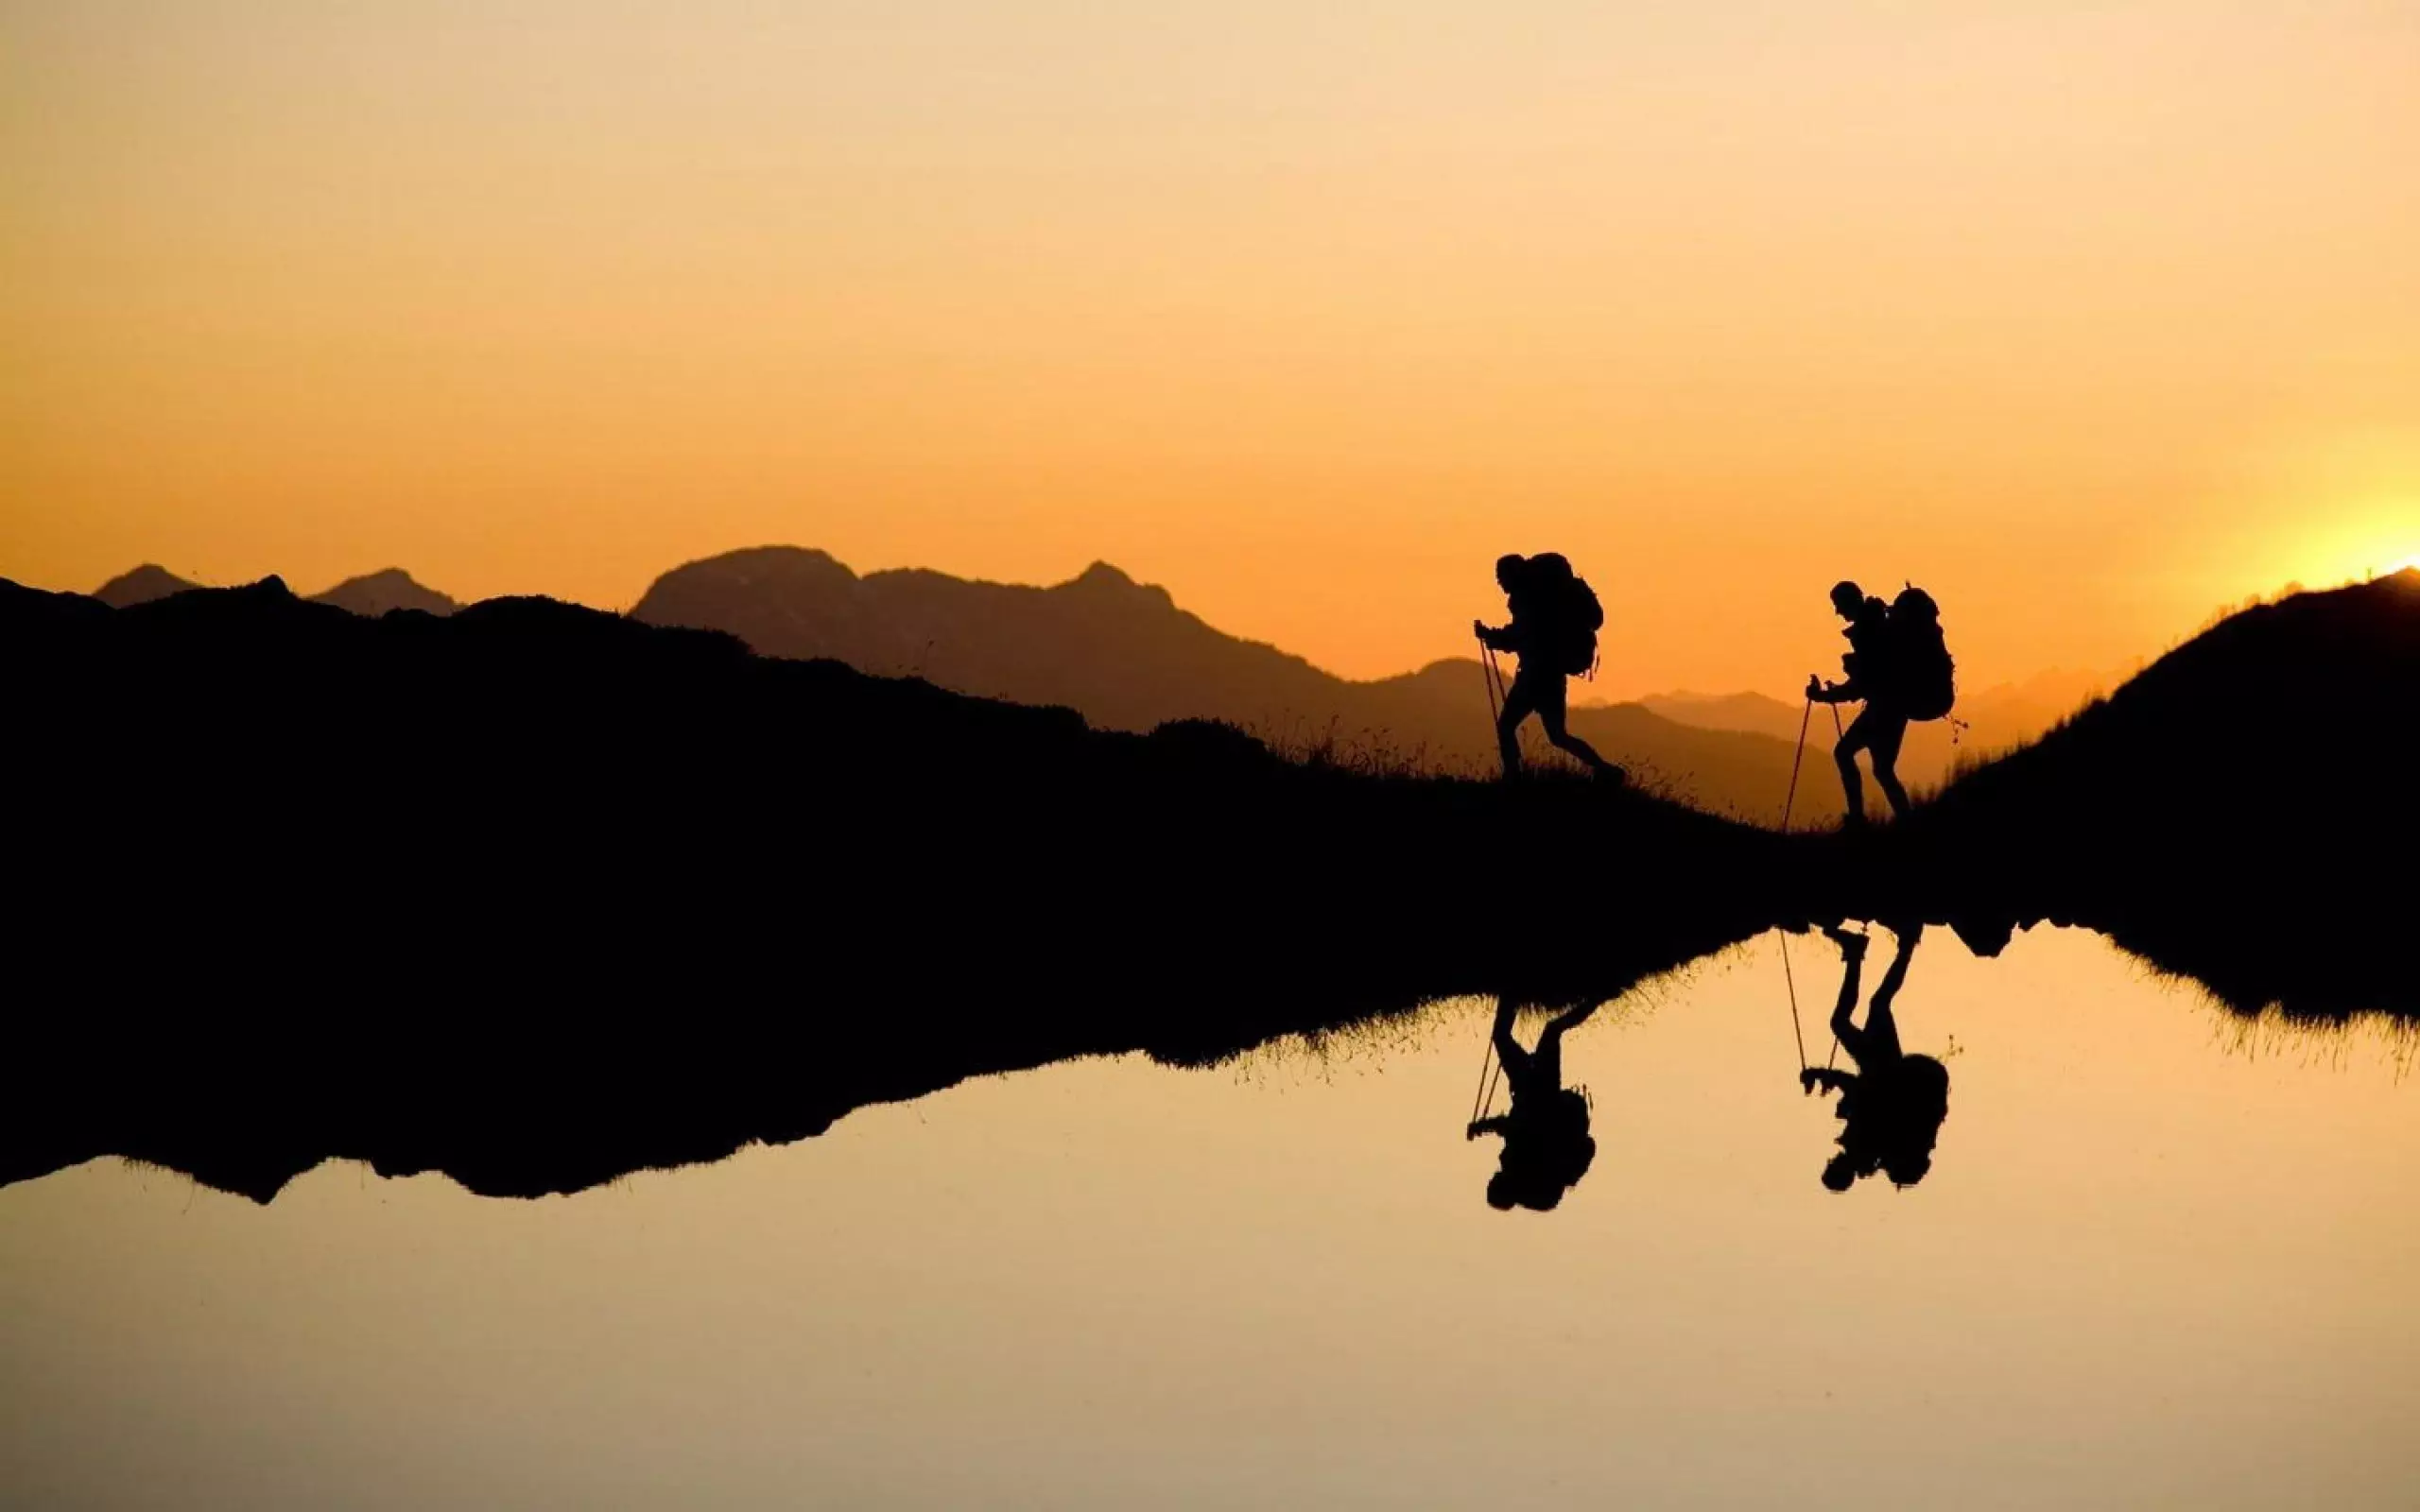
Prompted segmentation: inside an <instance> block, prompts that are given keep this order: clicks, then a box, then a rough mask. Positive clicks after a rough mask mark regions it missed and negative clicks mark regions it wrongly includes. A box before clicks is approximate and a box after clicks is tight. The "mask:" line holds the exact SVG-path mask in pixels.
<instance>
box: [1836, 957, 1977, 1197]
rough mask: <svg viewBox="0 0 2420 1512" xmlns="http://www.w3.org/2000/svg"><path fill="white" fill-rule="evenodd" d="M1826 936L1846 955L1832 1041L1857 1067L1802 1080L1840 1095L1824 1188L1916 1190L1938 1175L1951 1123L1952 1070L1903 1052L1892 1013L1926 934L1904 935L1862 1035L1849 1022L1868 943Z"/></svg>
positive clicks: (1842, 962)
mask: <svg viewBox="0 0 2420 1512" xmlns="http://www.w3.org/2000/svg"><path fill="white" fill-rule="evenodd" d="M1824 934H1825V935H1826V936H1829V937H1830V939H1831V941H1832V943H1833V944H1835V945H1838V946H1839V947H1840V948H1841V1001H1840V1004H1839V1005H1838V1006H1836V1007H1834V1008H1833V1009H1832V1033H1833V1034H1835V1035H1837V1036H1839V1037H1840V1041H1841V1049H1843V1050H1845V1051H1847V1052H1848V1053H1849V1058H1850V1059H1851V1060H1853V1061H1855V1062H1856V1063H1857V1071H1856V1072H1855V1073H1854V1074H1852V1073H1849V1072H1845V1071H1834V1070H1832V1069H1831V1068H1830V1067H1828V1066H1827V1067H1823V1068H1819V1069H1811V1070H1807V1071H1802V1072H1800V1073H1799V1081H1800V1083H1801V1085H1803V1086H1804V1087H1805V1088H1806V1091H1810V1092H1811V1091H1815V1089H1816V1088H1818V1087H1823V1088H1826V1089H1828V1090H1830V1091H1837V1092H1839V1093H1840V1094H1841V1101H1840V1107H1839V1108H1838V1109H1837V1111H1838V1112H1839V1114H1840V1117H1841V1150H1840V1153H1839V1154H1838V1155H1835V1156H1833V1157H1832V1159H1831V1160H1830V1162H1829V1163H1828V1164H1826V1165H1825V1166H1824V1185H1825V1186H1827V1187H1829V1188H1831V1189H1832V1190H1833V1191H1834V1192H1846V1191H1847V1190H1848V1189H1849V1188H1850V1187H1851V1186H1853V1185H1855V1184H1856V1183H1857V1182H1858V1180H1859V1179H1860V1178H1862V1177H1869V1176H1872V1175H1874V1174H1875V1173H1876V1172H1877V1171H1879V1172H1881V1173H1882V1174H1883V1175H1884V1176H1887V1177H1890V1178H1891V1184H1892V1185H1893V1186H1900V1187H1911V1186H1914V1185H1915V1184H1916V1183H1917V1182H1919V1181H1921V1180H1923V1179H1924V1178H1925V1173H1926V1172H1927V1171H1929V1170H1931V1169H1932V1146H1933V1142H1934V1141H1935V1140H1937V1139H1939V1138H1940V1137H1941V1123H1942V1120H1943V1119H1945V1118H1946V1117H1948V1116H1949V1071H1948V1069H1947V1068H1946V1067H1945V1066H1943V1065H1942V1063H1941V1062H1940V1061H1938V1060H1935V1059H1934V1058H1933V1057H1930V1056H1910V1055H1908V1054H1906V1053H1905V1052H1903V1051H1902V1050H1901V1049H1900V1048H1899V1025H1898V1022H1897V1021H1896V1020H1894V1019H1893V1017H1892V1012H1891V1007H1892V1003H1893V1000H1894V999H1896V998H1897V997H1898V995H1899V988H1901V987H1902V986H1904V985H1906V983H1907V980H1908V961H1909V959H1910V957H1911V956H1913V955H1914V954H1915V953H1916V941H1917V940H1918V939H1920V938H1921V937H1923V935H1924V926H1923V925H1922V924H1915V925H1911V926H1910V927H1909V928H1907V929H1905V930H1903V931H1901V932H1900V935H1899V949H1898V952H1897V954H1893V956H1892V957H1891V969H1890V970H1889V971H1885V972H1884V973H1883V975H1882V985H1881V986H1879V987H1877V988H1875V989H1874V1002H1873V1003H1872V1004H1871V1005H1868V1007H1867V1009H1866V1014H1865V1025H1864V1027H1862V1028H1859V1027H1858V1025H1856V1024H1855V1023H1852V1022H1850V1015H1852V1014H1854V1013H1855V1012H1856V1011H1857V993H1858V968H1859V967H1860V965H1861V964H1862V963H1863V962H1864V959H1865V947H1866V941H1865V939H1864V937H1863V936H1858V935H1849V934H1843V933H1842V932H1841V931H1840V930H1837V929H1831V928H1826V929H1825V930H1824Z"/></svg>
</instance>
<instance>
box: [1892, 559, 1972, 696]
mask: <svg viewBox="0 0 2420 1512" xmlns="http://www.w3.org/2000/svg"><path fill="white" fill-rule="evenodd" d="M1890 661H1891V667H1890V684H1891V694H1892V702H1893V703H1894V704H1896V705H1897V706H1898V712H1899V713H1903V714H1905V715H1906V716H1907V717H1909V718H1910V719H1946V718H1948V717H1949V711H1950V710H1951V708H1953V707H1954V706H1955V705H1956V704H1957V702H1958V663H1957V662H1954V661H1952V660H1951V658H1950V655H1949V643H1948V642H1947V641H1945V640H1944V639H1943V638H1942V633H1941V606H1940V605H1938V604H1936V603H1934V602H1933V599H1932V595H1931V594H1930V593H1926V592H1925V591H1924V590H1923V589H1921V588H1917V587H1915V586H1914V585H1912V584H1910V586H1909V587H1907V588H1905V589H1903V590H1901V591H1900V593H1899V596H1898V597H1897V598H1894V599H1893V600H1892V601H1891V658H1890Z"/></svg>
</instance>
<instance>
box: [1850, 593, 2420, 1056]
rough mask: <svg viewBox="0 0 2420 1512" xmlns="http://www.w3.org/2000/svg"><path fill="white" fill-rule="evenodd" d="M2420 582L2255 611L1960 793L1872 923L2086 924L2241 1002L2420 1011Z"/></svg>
mask: <svg viewBox="0 0 2420 1512" xmlns="http://www.w3.org/2000/svg"><path fill="white" fill-rule="evenodd" d="M2415 770H2420V570H2406V571H2404V572H2401V573H2398V574H2396V575H2394V576H2391V577H2384V578H2379V579H2377V580H2375V581H2372V582H2368V583H2362V584H2358V585H2355V586H2352V587H2347V588H2340V589H2332V590H2328V591H2326V592H2322V593H2297V594H2295V595H2293V596H2291V597H2289V598H2286V599H2283V600H2281V601H2279V602H2277V603H2274V604H2268V605H2262V606H2258V607H2255V608H2252V609H2250V610H2244V611H2243V612H2240V613H2238V614H2236V615H2234V616H2232V617H2230V618H2228V619H2226V620H2224V621H2222V622H2221V623H2220V624H2219V625H2217V626H2216V627H2213V628H2211V629H2209V630H2207V631H2205V632H2204V633H2203V634H2202V635H2200V636H2197V637H2196V638H2194V639H2193V640H2191V641H2189V642H2187V644H2184V645H2182V646H2179V647H2178V648H2177V649H2176V650H2174V651H2171V652H2169V654H2168V655H2166V656H2164V657H2162V658H2161V659H2159V660H2158V661H2157V662H2153V663H2152V665H2151V666H2149V667H2147V668H2145V669H2144V670H2143V671H2142V672H2141V673H2140V674H2139V675H2137V676H2136V677H2135V678H2134V679H2131V680H2130V681H2128V682H2127V683H2126V684H2125V685H2123V686H2122V687H2120V688H2119V689H2118V691H2117V692H2116V693H2115V694H2114V695H2112V696H2110V697H2108V698H2107V699H2104V700H2100V701H2097V702H2095V703H2093V704H2092V705H2090V706H2089V707H2087V708H2086V709H2084V710H2083V712H2082V713H2079V714H2077V715H2076V716H2075V717H2074V718H2073V719H2071V720H2068V721H2067V722H2066V723H2065V724H2063V725H2062V726H2060V727H2059V728H2058V729H2056V730H2052V731H2051V732H2050V733H2049V734H2048V735H2046V736H2045V737H2044V738H2043V739H2042V740H2040V741H2039V742H2037V743H2035V744H2033V745H2031V746H2030V747H2025V748H2023V749H2020V750H2018V751H2015V752H2014V753H2012V754H2010V755H2009V756H2007V757H2004V758H2003V759H2001V760H1998V761H1996V762H1993V763H1991V764H1990V765H1986V766H1983V767H1981V768H1980V769H1979V770H1977V771H1975V772H1973V773H1971V774H1969V775H1967V776H1966V777H1964V778H1963V779H1962V780H1961V781H1959V782H1955V783H1953V784H1952V785H1951V786H1950V787H1949V788H1948V789H1947V791H1945V793H1944V794H1943V795H1942V796H1941V798H1940V799H1939V800H1938V801H1936V802H1934V803H1931V804H1929V805H1927V806H1925V807H1923V808H1921V809H1919V810H1918V811H1917V813H1916V814H1915V816H1913V818H1912V819H1911V820H1910V823H1909V824H1908V825H1907V826H1906V827H1905V832H1904V833H1897V834H1888V833H1886V834H1885V835H1884V836H1882V837H1880V840H1879V843H1877V845H1876V846H1875V847H1874V848H1872V849H1871V850H1870V851H1867V852H1865V853H1864V854H1863V855H1862V856H1861V857H1860V859H1859V862H1858V865H1859V867H1860V868H1861V870H1862V872H1863V874H1864V875H1865V876H1866V877H1867V879H1868V882H1867V885H1868V887H1869V896H1868V898H1867V900H1866V902H1867V905H1868V906H1870V907H1872V908H1876V909H1885V910H1887V909H1889V908H1893V907H1905V908H1912V909H1915V910H1918V911H1925V912H1930V913H1932V914H1934V915H1935V916H1936V917H1938V916H1940V915H1941V914H1943V913H1945V912H1950V913H1955V914H1957V915H1959V916H1960V917H1962V918H1964V919H1967V920H1968V921H1969V924H1970V926H1971V927H1972V928H1974V929H1975V930H1978V931H1979V932H1981V933H1982V934H1985V935H1989V934H1990V933H1992V932H1993V931H1994V930H1995V929H2004V928H2005V927H2007V926H2008V925H2010V924H2012V923H2024V922H2030V921H2032V920H2037V919H2050V920H2053V921H2055V922H2063V923H2064V922H2077V923H2083V924H2088V925H2090V926H2091V927H2092V928H2094V929H2098V930H2100V931H2101V932H2102V933H2104V934H2107V935H2109V936H2111V937H2113V938H2114V939H2116V940H2117V941H2118V943H2119V944H2121V945H2123V946H2125V947H2126V948H2127V949H2129V950H2132V951H2134V952H2135V953H2136V954H2140V955H2143V956H2145V957H2146V958H2148V959H2149V960H2151V961H2152V962H2153V963H2154V964H2156V965H2158V966H2161V967H2162V968H2164V969H2166V970H2169V971H2174V972H2178V973H2181V974H2186V975H2190V976H2192V977H2195V978H2197V979H2199V980H2201V981H2202V982H2203V983H2204V984H2205V985H2206V986H2208V987H2209V988H2211V990H2212V991H2214V992H2215V993H2217V994H2218V995H2219V996H2220V997H2221V998H2222V999H2223V1000H2225V1001H2227V1002H2229V1003H2231V1004H2234V1005H2237V1006H2238V1007H2243V1008H2247V1009H2257V1008H2260V1007H2263V1006H2267V1005H2277V1006H2281V1007H2282V1008H2284V1009H2285V1010H2286V1011H2287V1012H2288V1013H2289V1014H2290V1015H2293V1016H2296V1017H2301V1018H2306V1019H2333V1018H2341V1017H2342V1016H2344V1015H2346V1014H2348V1013H2354V1012H2359V1011H2364V1010H2373V1009H2376V1010H2385V1011H2393V1012H2397V1013H2403V1014H2407V1015H2415V1016H2420V975H2415V973H2414V970H2413V966H2412V963H2411V958H2410V955H2409V953H2408V951H2407V946H2409V945H2410V943H2411V940H2412V938H2413V922H2412V920H2413V918H2414V902H2415V889H2414V886H2413V881H2412V879H2413V876H2414V871H2413V860H2414V857H2415V856H2420V800H2415V786H2414V773H2415Z"/></svg>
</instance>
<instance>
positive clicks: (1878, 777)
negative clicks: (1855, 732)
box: [1858, 710, 1908, 819]
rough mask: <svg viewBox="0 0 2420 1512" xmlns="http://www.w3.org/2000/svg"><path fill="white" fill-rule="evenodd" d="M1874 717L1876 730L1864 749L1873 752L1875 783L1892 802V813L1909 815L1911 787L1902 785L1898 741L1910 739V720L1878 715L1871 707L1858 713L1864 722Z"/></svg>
mask: <svg viewBox="0 0 2420 1512" xmlns="http://www.w3.org/2000/svg"><path fill="white" fill-rule="evenodd" d="M1866 719H1872V720H1874V733H1873V735H1872V737H1871V738H1870V739H1868V740H1867V742H1866V745H1865V748H1866V749H1867V750H1869V751H1871V752H1873V753H1874V785H1875V786H1876V787H1878V788H1880V789H1882V796H1883V797H1884V798H1886V799H1889V800H1890V802H1891V816H1892V817H1893V818H1899V819H1904V818H1906V817H1907V816H1908V790H1907V789H1906V788H1904V787H1901V786H1900V785H1899V744H1900V742H1902V741H1904V740H1906V739H1907V738H1908V722H1907V721H1906V720H1905V719H1902V718H1899V717H1898V716H1896V715H1895V714H1894V715H1891V716H1889V717H1883V716H1879V715H1876V714H1875V713H1874V712H1873V711H1872V710H1868V711H1867V712H1866V713H1864V714H1863V715H1861V716H1859V720H1858V722H1859V723H1860V724H1861V723H1863V722H1864V721H1865V720H1866Z"/></svg>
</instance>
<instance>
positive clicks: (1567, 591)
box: [1530, 551, 1605, 678]
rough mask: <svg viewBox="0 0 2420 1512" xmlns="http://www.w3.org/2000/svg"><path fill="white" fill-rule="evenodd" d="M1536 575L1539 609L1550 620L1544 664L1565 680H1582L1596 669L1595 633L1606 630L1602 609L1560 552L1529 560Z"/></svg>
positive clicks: (1534, 580) (1594, 592)
mask: <svg viewBox="0 0 2420 1512" xmlns="http://www.w3.org/2000/svg"><path fill="white" fill-rule="evenodd" d="M1530 570H1531V571H1532V572H1533V573H1534V574H1535V575H1536V576H1534V577H1533V578H1532V579H1531V581H1533V582H1534V583H1535V584H1536V586H1537V594H1538V599H1539V602H1540V605H1541V607H1542V608H1543V609H1544V610H1545V611H1546V613H1547V616H1548V617H1549V626H1550V633H1551V635H1552V641H1551V644H1550V645H1549V646H1548V648H1547V660H1548V661H1550V662H1552V663H1553V664H1554V667H1555V670H1557V671H1559V672H1561V673H1563V674H1564V676H1566V677H1574V678H1578V677H1584V676H1586V675H1587V674H1588V673H1589V672H1590V671H1592V670H1594V669H1595V667H1596V665H1597V632H1598V631H1599V630H1601V629H1603V628H1604V627H1605V608H1604V606H1603V605H1601V604H1599V603H1598V602H1597V591H1596V590H1595V589H1593V588H1590V587H1589V586H1588V579H1586V578H1585V577H1582V576H1579V575H1578V574H1576V573H1574V572H1573V571H1572V570H1571V562H1570V559H1569V558H1565V557H1564V555H1563V554H1562V553H1561V552H1555V551H1547V552H1541V553H1539V554H1538V555H1537V556H1535V557H1532V558H1530Z"/></svg>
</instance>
